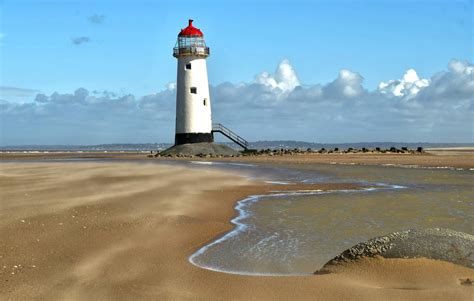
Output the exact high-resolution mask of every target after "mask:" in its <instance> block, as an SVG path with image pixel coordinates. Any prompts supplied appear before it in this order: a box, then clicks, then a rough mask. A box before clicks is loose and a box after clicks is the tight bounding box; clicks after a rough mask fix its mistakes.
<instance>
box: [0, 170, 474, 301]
mask: <svg viewBox="0 0 474 301" xmlns="http://www.w3.org/2000/svg"><path fill="white" fill-rule="evenodd" d="M0 171H1V177H0V186H1V198H0V204H1V219H0V236H1V238H2V239H1V241H0V263H1V265H0V267H1V268H0V295H1V299H4V300H21V299H23V300H24V299H32V298H35V299H43V300H91V299H95V300H112V299H113V300H117V299H119V300H132V299H135V300H137V299H140V300H142V299H152V300H157V299H160V300H163V299H171V300H176V299H178V300H183V299H184V300H185V299H193V300H228V299H240V300H269V299H273V300H274V299H280V300H283V299H285V300H288V299H292V300H295V299H312V300H315V299H317V300H328V299H332V300H335V299H336V300H344V299H345V300H349V299H350V300H407V299H416V300H446V299H450V300H470V299H471V298H472V294H473V290H472V286H468V285H461V284H460V279H465V278H471V279H472V278H473V277H474V272H473V270H471V269H468V268H465V267H462V266H457V265H454V264H451V263H447V262H441V261H434V260H428V259H382V258H373V259H365V260H362V261H359V262H357V263H350V264H344V265H340V266H336V267H333V268H332V270H331V271H332V273H329V274H324V275H308V276H298V277H295V276H276V277H268V276H264V277H256V276H243V275H231V274H226V273H220V272H213V271H209V270H205V269H202V268H199V267H196V266H194V265H192V264H190V263H189V262H188V257H189V256H190V255H191V254H192V253H193V252H195V251H196V250H197V249H198V248H199V247H200V246H202V245H204V244H206V243H207V242H210V241H212V240H213V239H214V238H216V237H218V236H219V235H222V234H223V233H225V232H226V231H228V230H230V229H231V227H232V225H231V224H230V223H229V220H230V219H231V218H232V217H233V216H234V215H235V214H236V213H235V211H234V206H235V203H236V201H238V200H240V199H242V198H245V197H246V196H248V195H252V194H263V193H267V192H268V191H270V190H272V189H274V187H273V186H274V185H271V184H266V183H261V182H258V181H249V180H247V179H245V178H243V177H240V176H236V175H229V174H227V173H224V172H221V171H215V170H212V171H211V170H202V169H200V170H196V169H187V168H183V167H178V166H166V165H157V164H143V163H125V162H117V163H49V162H48V163H2V165H1V169H0ZM341 185H342V186H341ZM344 185H346V186H347V187H350V188H354V187H355V186H354V184H350V183H348V184H331V183H327V184H313V185H311V189H323V190H324V189H336V188H344ZM305 186H308V185H305ZM278 188H279V190H282V189H295V187H285V186H283V185H279V187H278ZM335 255H336V254H335Z"/></svg>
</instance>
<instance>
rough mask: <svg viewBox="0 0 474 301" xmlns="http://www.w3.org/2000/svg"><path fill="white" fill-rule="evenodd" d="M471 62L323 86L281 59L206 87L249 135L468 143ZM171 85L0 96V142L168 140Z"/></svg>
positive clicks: (219, 111)
mask: <svg viewBox="0 0 474 301" xmlns="http://www.w3.org/2000/svg"><path fill="white" fill-rule="evenodd" d="M473 70H474V68H473V65H472V64H471V63H469V62H467V61H462V60H452V61H451V62H449V64H448V66H447V70H444V71H441V72H439V73H436V74H434V75H432V76H431V77H430V78H426V79H425V78H420V77H419V75H418V74H417V72H416V71H415V70H414V69H410V70H407V71H406V73H405V74H403V75H401V78H399V79H389V80H384V81H382V82H380V84H379V86H378V88H377V89H375V90H372V91H369V90H367V89H365V88H364V87H363V80H364V79H363V76H362V75H361V74H359V73H357V72H355V71H351V70H347V69H343V70H341V71H340V72H339V74H338V76H337V78H335V79H334V80H333V81H331V82H329V83H326V84H316V85H304V84H302V83H301V82H300V80H299V79H298V76H297V72H296V71H295V70H294V68H293V67H292V65H291V64H290V62H289V61H288V60H283V61H282V62H281V63H280V64H279V65H278V67H277V68H276V71H275V72H274V73H269V72H262V73H260V74H258V75H257V76H256V77H255V80H254V81H253V82H251V83H243V84H232V83H222V84H219V85H217V86H211V87H210V88H211V101H212V110H213V120H214V121H215V122H221V123H223V124H225V125H226V126H228V127H230V128H232V129H234V130H235V131H237V132H238V133H239V134H241V135H242V136H244V137H245V138H247V139H248V140H250V141H255V140H280V139H288V140H306V141H313V142H335V143H337V142H341V143H342V142H360V141H379V142H383V141H403V142H420V141H422V142H473V141H474V139H473V111H474V96H473V95H474V80H473ZM175 92H176V91H175V85H174V84H172V83H171V84H168V85H167V88H166V89H164V90H163V91H160V92H158V93H156V94H152V95H147V96H143V97H135V96H133V95H121V96H118V95H116V94H114V93H111V92H107V91H104V92H97V91H94V92H92V93H91V92H89V91H88V90H87V89H84V88H79V89H77V90H76V91H75V92H74V93H70V94H59V93H53V94H51V95H44V94H37V95H36V97H35V98H34V100H33V101H31V102H28V103H21V104H19V103H15V102H13V101H10V100H9V99H3V100H0V109H1V115H2V118H1V119H2V121H1V122H2V124H1V136H0V138H1V144H3V145H13V144H99V143H114V142H122V143H125V142H130V143H133V142H171V141H173V138H174V120H175V97H176V94H175Z"/></svg>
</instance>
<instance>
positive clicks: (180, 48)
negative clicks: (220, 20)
mask: <svg viewBox="0 0 474 301" xmlns="http://www.w3.org/2000/svg"><path fill="white" fill-rule="evenodd" d="M0 1H1V0H0ZM173 56H174V57H176V58H179V57H183V56H198V57H203V58H206V57H208V56H209V47H207V46H206V41H204V34H203V33H202V31H200V30H199V28H196V27H194V26H193V20H191V19H189V25H188V27H186V28H185V29H181V31H180V32H179V34H178V41H176V45H175V46H174V48H173Z"/></svg>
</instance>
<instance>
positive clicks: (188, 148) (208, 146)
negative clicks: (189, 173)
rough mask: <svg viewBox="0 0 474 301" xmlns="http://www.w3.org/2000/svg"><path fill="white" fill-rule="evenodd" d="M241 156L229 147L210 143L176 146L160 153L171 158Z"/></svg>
mask: <svg viewBox="0 0 474 301" xmlns="http://www.w3.org/2000/svg"><path fill="white" fill-rule="evenodd" d="M239 154H240V153H239V152H238V151H237V150H235V149H232V148H230V147H228V146H227V145H223V144H217V143H208V142H203V143H189V144H181V145H175V146H173V147H170V148H168V149H167V150H164V151H162V152H160V155H161V156H171V157H174V156H199V155H206V156H224V157H231V156H233V157H235V156H238V155H239Z"/></svg>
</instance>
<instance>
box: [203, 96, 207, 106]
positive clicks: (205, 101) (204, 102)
mask: <svg viewBox="0 0 474 301" xmlns="http://www.w3.org/2000/svg"><path fill="white" fill-rule="evenodd" d="M203 104H204V105H205V106H207V98H204V101H203Z"/></svg>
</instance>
